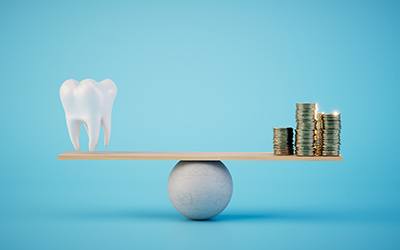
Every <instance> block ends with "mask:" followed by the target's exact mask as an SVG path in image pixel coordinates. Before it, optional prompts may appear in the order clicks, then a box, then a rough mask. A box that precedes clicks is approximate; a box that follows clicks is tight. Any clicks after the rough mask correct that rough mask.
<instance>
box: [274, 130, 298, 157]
mask: <svg viewBox="0 0 400 250" xmlns="http://www.w3.org/2000/svg"><path fill="white" fill-rule="evenodd" d="M273 142H274V154H275V155H293V128H274V139H273Z"/></svg>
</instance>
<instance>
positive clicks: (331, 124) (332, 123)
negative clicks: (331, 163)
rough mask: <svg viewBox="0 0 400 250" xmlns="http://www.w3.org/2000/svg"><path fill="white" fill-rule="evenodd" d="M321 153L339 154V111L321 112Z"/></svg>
mask: <svg viewBox="0 0 400 250" xmlns="http://www.w3.org/2000/svg"><path fill="white" fill-rule="evenodd" d="M322 127H323V131H322V155H323V156H339V155H340V129H341V120H340V113H336V112H335V113H329V114H322Z"/></svg>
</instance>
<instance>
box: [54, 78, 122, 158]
mask: <svg viewBox="0 0 400 250" xmlns="http://www.w3.org/2000/svg"><path fill="white" fill-rule="evenodd" d="M116 95H117V87H116V85H115V84H114V82H113V81H112V80H110V79H106V80H103V81H101V82H100V83H96V81H94V80H92V79H85V80H82V81H81V82H78V81H76V80H74V79H69V80H66V81H64V82H63V84H62V85H61V87H60V99H61V102H62V105H63V107H64V111H65V118H66V122H67V128H68V132H69V135H70V138H71V142H72V144H73V146H74V148H75V150H79V149H80V145H79V132H80V124H81V123H83V124H84V125H85V128H86V131H87V133H88V136H89V151H94V150H95V148H96V145H97V142H98V137H99V133H100V127H101V126H103V129H104V144H105V145H108V143H109V139H110V135H111V113H112V107H113V103H114V99H115V97H116Z"/></svg>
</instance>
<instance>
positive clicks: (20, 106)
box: [0, 0, 400, 249]
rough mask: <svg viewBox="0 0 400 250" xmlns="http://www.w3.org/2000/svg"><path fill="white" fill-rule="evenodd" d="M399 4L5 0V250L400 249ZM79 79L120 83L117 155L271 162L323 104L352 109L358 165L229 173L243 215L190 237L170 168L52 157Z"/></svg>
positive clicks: (64, 139)
mask: <svg viewBox="0 0 400 250" xmlns="http://www.w3.org/2000/svg"><path fill="white" fill-rule="evenodd" d="M399 7H400V5H399V4H398V2H397V1H218V2H216V1H196V2H195V1H141V2H134V1H113V2H112V1H58V2H56V1H11V0H10V1H4V0H3V1H1V3H0V10H1V15H0V69H1V76H2V79H1V80H2V81H1V92H0V93H1V98H0V107H1V124H0V133H1V140H2V143H1V146H0V152H1V153H0V154H1V160H0V248H1V249H124V248H125V249H145V248H150V249H156V248H165V249H189V248H190V249H223V248H227V249H228V248H229V249H266V248H268V249H398V248H399V247H400V238H399V232H400V231H399V230H400V210H399V209H400V196H399V188H400V168H399V167H400V162H399V158H398V157H399V156H398V155H399V153H400V151H399V147H398V145H397V143H398V141H399V134H398V123H399V121H400V120H399V112H398V108H399V105H400V101H399V98H398V96H399V88H400V87H399V83H400V81H399V80H400V67H399V65H400V64H399V56H400V48H399V44H400V34H399V25H400V16H399V11H400V8H399ZM69 78H75V79H79V80H80V79H84V78H93V79H96V80H102V79H105V78H112V79H113V80H114V81H115V82H116V84H117V86H118V88H119V93H118V96H117V99H116V102H115V105H114V112H113V129H112V138H111V146H110V147H109V150H140V151H145V150H153V151H271V150H272V142H271V140H272V127H274V126H289V125H290V126H295V120H294V112H295V103H296V102H302V101H315V102H318V103H319V104H320V107H321V109H322V110H324V111H332V110H339V111H341V112H342V120H343V121H342V124H343V133H342V141H343V145H342V146H343V147H342V148H343V150H342V153H343V155H344V158H345V160H344V161H343V162H251V161H226V162H225V164H226V165H227V166H228V167H229V169H230V171H231V174H232V176H233V180H234V196H233V198H232V201H231V203H230V206H229V207H228V208H227V209H226V210H225V211H224V212H223V213H222V214H221V215H220V216H218V217H216V218H215V219H214V220H212V221H206V222H192V221H189V220H186V219H184V218H183V217H181V215H179V214H178V213H177V212H176V211H175V209H174V208H173V207H172V205H171V204H170V202H169V200H168V196H167V190H166V187H167V177H168V174H169V172H170V170H171V168H172V166H173V165H174V164H175V162H174V161H104V162H102V161H90V162H88V161H58V160H57V159H56V156H57V154H58V153H61V152H63V151H70V150H72V145H71V143H70V140H69V137H68V134H67V130H66V126H65V119H64V111H63V109H62V106H61V103H60V100H59V95H58V90H59V87H60V85H61V83H62V82H63V81H64V80H66V79H69ZM81 142H82V145H83V147H84V149H85V150H86V149H87V139H86V134H83V136H82V140H81ZM101 143H102V140H101ZM98 149H99V150H102V149H104V148H103V147H102V146H100V147H99V148H98Z"/></svg>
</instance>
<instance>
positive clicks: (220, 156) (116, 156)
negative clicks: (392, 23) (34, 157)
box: [58, 152, 343, 220]
mask: <svg viewBox="0 0 400 250" xmlns="http://www.w3.org/2000/svg"><path fill="white" fill-rule="evenodd" d="M58 159H59V160H177V161H179V162H178V163H177V164H176V167H175V168H174V170H173V171H172V172H171V176H172V173H173V172H174V171H176V169H177V168H179V169H180V170H179V171H182V169H186V170H187V169H190V168H194V169H196V168H197V170H196V171H197V172H201V171H202V169H204V170H205V169H206V168H207V171H208V170H211V171H208V172H207V176H208V177H209V176H210V173H211V175H215V177H216V178H217V177H219V176H218V171H219V170H218V171H217V172H214V169H221V168H225V169H226V167H225V165H224V164H223V163H222V161H223V160H246V161H247V160H255V161H341V160H343V157H342V156H296V155H285V156H280V155H274V154H273V153H271V152H66V153H62V154H60V155H58ZM205 171H206V170H205ZM225 171H226V172H227V173H228V174H227V175H229V179H228V181H229V184H230V187H232V179H231V176H230V174H229V171H228V170H227V169H226V170H225ZM171 176H170V178H171ZM191 177H192V178H195V179H191V180H189V181H184V182H185V184H184V185H186V186H184V187H183V188H186V189H191V188H192V186H191V185H198V184H199V183H200V188H204V189H206V190H207V192H208V193H209V194H210V197H212V196H213V195H214V194H215V193H218V192H219V190H217V189H219V187H220V186H218V185H212V184H213V183H204V184H202V183H201V182H202V180H200V179H199V178H202V176H201V175H199V176H196V175H194V176H191ZM196 178H197V180H196ZM180 181H182V180H180ZM178 182H179V181H178ZM209 184H211V185H209ZM177 185H178V186H182V185H181V183H178V184H177ZM170 188H171V187H170ZM196 188H197V187H196ZM169 191H170V198H171V190H169ZM206 195H207V194H206ZM231 195H232V192H231V193H230V194H229V197H228V198H227V199H226V200H225V201H224V204H222V205H221V204H220V205H219V206H220V208H219V209H218V210H215V211H211V212H210V211H208V212H207V211H205V212H203V211H194V212H193V211H191V210H190V209H187V208H186V207H185V203H187V200H181V201H180V200H179V199H180V197H178V198H177V199H175V198H171V201H172V203H173V205H174V207H175V208H176V209H177V210H178V211H179V212H180V213H182V214H183V215H185V216H186V217H188V218H190V219H195V220H196V219H209V218H211V217H212V216H215V215H216V214H218V213H220V212H221V211H222V210H224V209H225V207H226V206H227V205H228V203H229V201H230V198H231V197H230V196H231ZM172 197H173V196H172ZM181 198H182V197H181ZM184 198H185V197H184ZM189 198H190V200H192V199H195V198H196V197H191V196H190V197H189ZM203 198H204V194H203ZM180 202H181V203H182V204H183V205H179V204H180ZM207 202H208V203H210V204H213V203H214V202H215V201H214V200H212V201H207ZM186 205H187V204H186ZM185 209H186V210H185ZM207 209H208V207H207V206H206V207H204V209H203V210H207ZM200 210H201V209H200Z"/></svg>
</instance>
